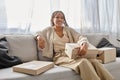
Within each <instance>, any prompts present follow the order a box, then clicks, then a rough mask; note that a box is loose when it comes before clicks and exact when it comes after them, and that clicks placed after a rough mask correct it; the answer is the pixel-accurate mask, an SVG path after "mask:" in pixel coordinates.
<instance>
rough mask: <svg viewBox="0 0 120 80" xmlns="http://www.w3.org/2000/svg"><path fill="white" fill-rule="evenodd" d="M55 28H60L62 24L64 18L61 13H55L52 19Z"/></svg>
mask: <svg viewBox="0 0 120 80" xmlns="http://www.w3.org/2000/svg"><path fill="white" fill-rule="evenodd" d="M53 22H54V25H55V26H62V25H63V24H64V16H63V14H62V13H57V14H56V15H55V17H54V18H53Z"/></svg>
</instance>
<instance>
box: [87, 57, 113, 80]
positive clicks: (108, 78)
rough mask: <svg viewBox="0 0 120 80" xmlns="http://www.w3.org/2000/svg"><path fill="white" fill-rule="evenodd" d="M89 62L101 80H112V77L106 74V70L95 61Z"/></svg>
mask: <svg viewBox="0 0 120 80" xmlns="http://www.w3.org/2000/svg"><path fill="white" fill-rule="evenodd" d="M89 61H90V62H91V63H92V65H93V66H94V68H95V70H96V72H97V74H98V76H99V77H100V78H101V80H114V78H113V76H112V75H111V74H110V73H109V72H108V70H107V69H106V68H105V67H104V66H103V65H102V64H101V63H100V62H99V61H98V60H97V59H89Z"/></svg>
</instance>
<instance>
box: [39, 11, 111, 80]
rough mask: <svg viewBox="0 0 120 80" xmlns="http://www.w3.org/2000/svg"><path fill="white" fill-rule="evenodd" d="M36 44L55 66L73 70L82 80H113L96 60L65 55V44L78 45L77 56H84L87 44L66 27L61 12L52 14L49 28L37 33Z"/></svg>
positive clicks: (77, 34) (85, 39) (84, 39)
mask: <svg viewBox="0 0 120 80" xmlns="http://www.w3.org/2000/svg"><path fill="white" fill-rule="evenodd" d="M37 42H38V46H39V48H40V49H41V50H42V55H43V56H45V57H48V58H53V61H54V63H55V64H56V65H59V66H64V67H68V68H71V69H73V70H74V71H75V72H77V73H79V74H80V76H81V78H82V80H113V77H112V75H111V74H110V73H109V72H108V71H107V70H106V69H105V68H104V67H103V65H102V64H101V63H99V61H97V60H96V59H86V58H77V59H71V58H69V57H68V56H67V55H66V54H65V43H73V42H74V43H78V44H79V52H78V54H77V56H82V55H85V54H86V52H87V48H88V46H89V42H88V40H87V38H85V37H82V36H81V35H80V34H79V33H77V32H76V31H75V30H73V29H72V28H70V27H68V24H67V22H66V19H65V15H64V13H63V12H62V11H55V12H53V14H52V17H51V26H50V27H47V28H46V29H44V30H43V31H41V32H38V33H37Z"/></svg>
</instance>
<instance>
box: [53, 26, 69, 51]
mask: <svg viewBox="0 0 120 80" xmlns="http://www.w3.org/2000/svg"><path fill="white" fill-rule="evenodd" d="M68 42H69V38H68V36H67V33H66V32H65V30H64V28H63V37H59V36H58V35H57V34H56V32H55V31H54V36H53V45H54V51H55V52H59V51H60V50H65V43H68Z"/></svg>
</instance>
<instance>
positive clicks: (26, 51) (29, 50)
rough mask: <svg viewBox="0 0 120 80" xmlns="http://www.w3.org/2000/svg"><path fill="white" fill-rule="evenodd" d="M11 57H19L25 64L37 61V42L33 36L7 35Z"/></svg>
mask: <svg viewBox="0 0 120 80" xmlns="http://www.w3.org/2000/svg"><path fill="white" fill-rule="evenodd" d="M6 38H7V40H8V43H9V47H10V49H9V52H8V53H9V55H10V56H17V57H19V58H20V59H21V60H22V61H23V62H26V61H31V60H37V48H36V41H35V39H34V36H33V35H6Z"/></svg>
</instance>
